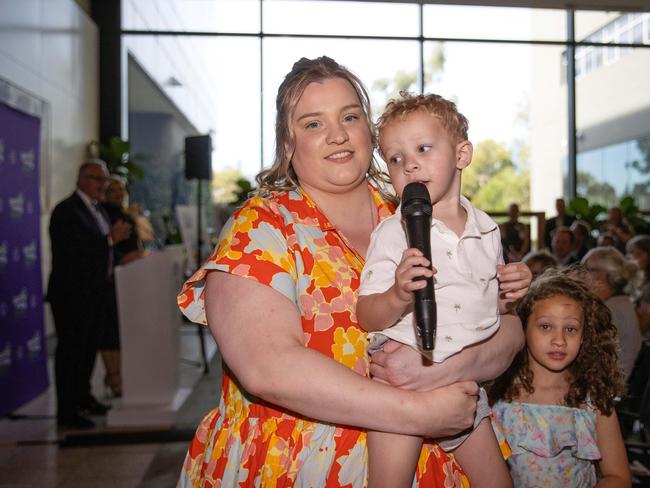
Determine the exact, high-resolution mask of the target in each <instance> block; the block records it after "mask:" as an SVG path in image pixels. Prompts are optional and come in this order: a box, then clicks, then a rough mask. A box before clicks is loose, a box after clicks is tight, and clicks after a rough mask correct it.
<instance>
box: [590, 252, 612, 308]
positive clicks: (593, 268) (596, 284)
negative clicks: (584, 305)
mask: <svg viewBox="0 0 650 488" xmlns="http://www.w3.org/2000/svg"><path fill="white" fill-rule="evenodd" d="M584 267H585V270H587V277H586V281H587V284H588V285H589V286H590V287H591V289H592V290H593V292H594V293H595V294H596V295H598V296H599V297H600V298H602V299H603V300H605V299H607V298H609V296H610V295H611V292H610V290H609V287H608V286H607V279H606V278H607V273H606V272H605V270H604V269H602V267H601V266H600V264H599V263H598V261H597V260H596V259H594V258H593V257H590V258H589V259H587V260H586V261H585V262H584Z"/></svg>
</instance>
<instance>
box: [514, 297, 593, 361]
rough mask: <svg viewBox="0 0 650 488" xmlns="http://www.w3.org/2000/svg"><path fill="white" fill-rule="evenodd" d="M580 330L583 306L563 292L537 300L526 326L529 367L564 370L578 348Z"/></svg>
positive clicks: (580, 338) (572, 359) (573, 358)
mask: <svg viewBox="0 0 650 488" xmlns="http://www.w3.org/2000/svg"><path fill="white" fill-rule="evenodd" d="M582 333H583V324H582V307H581V306H580V304H579V303H578V302H576V301H575V300H573V299H571V298H569V297H565V296H563V295H558V296H554V297H550V298H545V299H543V300H539V301H538V302H536V303H535V305H533V311H532V313H531V314H530V317H528V323H527V326H526V345H527V347H528V358H529V364H530V366H531V369H532V370H533V371H535V369H539V368H542V369H544V370H546V371H550V372H554V373H559V372H562V371H565V370H566V369H567V368H568V367H569V365H570V364H571V363H572V362H573V361H574V360H575V358H576V357H577V356H578V352H580V344H581V343H582Z"/></svg>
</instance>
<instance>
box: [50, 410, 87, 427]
mask: <svg viewBox="0 0 650 488" xmlns="http://www.w3.org/2000/svg"><path fill="white" fill-rule="evenodd" d="M56 424H57V426H58V427H60V428H64V429H92V428H94V427H95V422H93V421H92V420H90V419H89V418H88V417H84V416H83V415H81V414H80V413H75V414H72V415H65V416H63V417H58V418H57V420H56Z"/></svg>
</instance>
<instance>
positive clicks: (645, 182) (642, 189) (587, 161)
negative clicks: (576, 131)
mask: <svg viewBox="0 0 650 488" xmlns="http://www.w3.org/2000/svg"><path fill="white" fill-rule="evenodd" d="M577 169H578V188H577V190H578V195H580V196H584V197H586V198H588V199H589V201H592V202H594V203H600V204H601V205H604V206H605V207H611V206H613V205H616V204H617V203H618V202H619V201H620V199H621V198H623V197H624V196H626V195H633V196H634V197H635V198H636V204H637V206H638V207H639V208H642V209H647V208H650V137H648V138H644V139H637V140H632V141H626V142H622V143H619V144H612V145H609V146H606V147H602V148H598V149H594V150H591V151H585V152H582V153H579V154H578V168H577Z"/></svg>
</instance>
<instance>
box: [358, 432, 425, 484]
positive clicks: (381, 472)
mask: <svg viewBox="0 0 650 488" xmlns="http://www.w3.org/2000/svg"><path fill="white" fill-rule="evenodd" d="M421 450H422V438H421V437H415V436H408V435H402V434H389V433H386V432H374V431H369V432H368V488H410V487H411V485H412V484H413V477H414V476H415V469H416V467H417V462H418V459H419V457H420V451H421Z"/></svg>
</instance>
